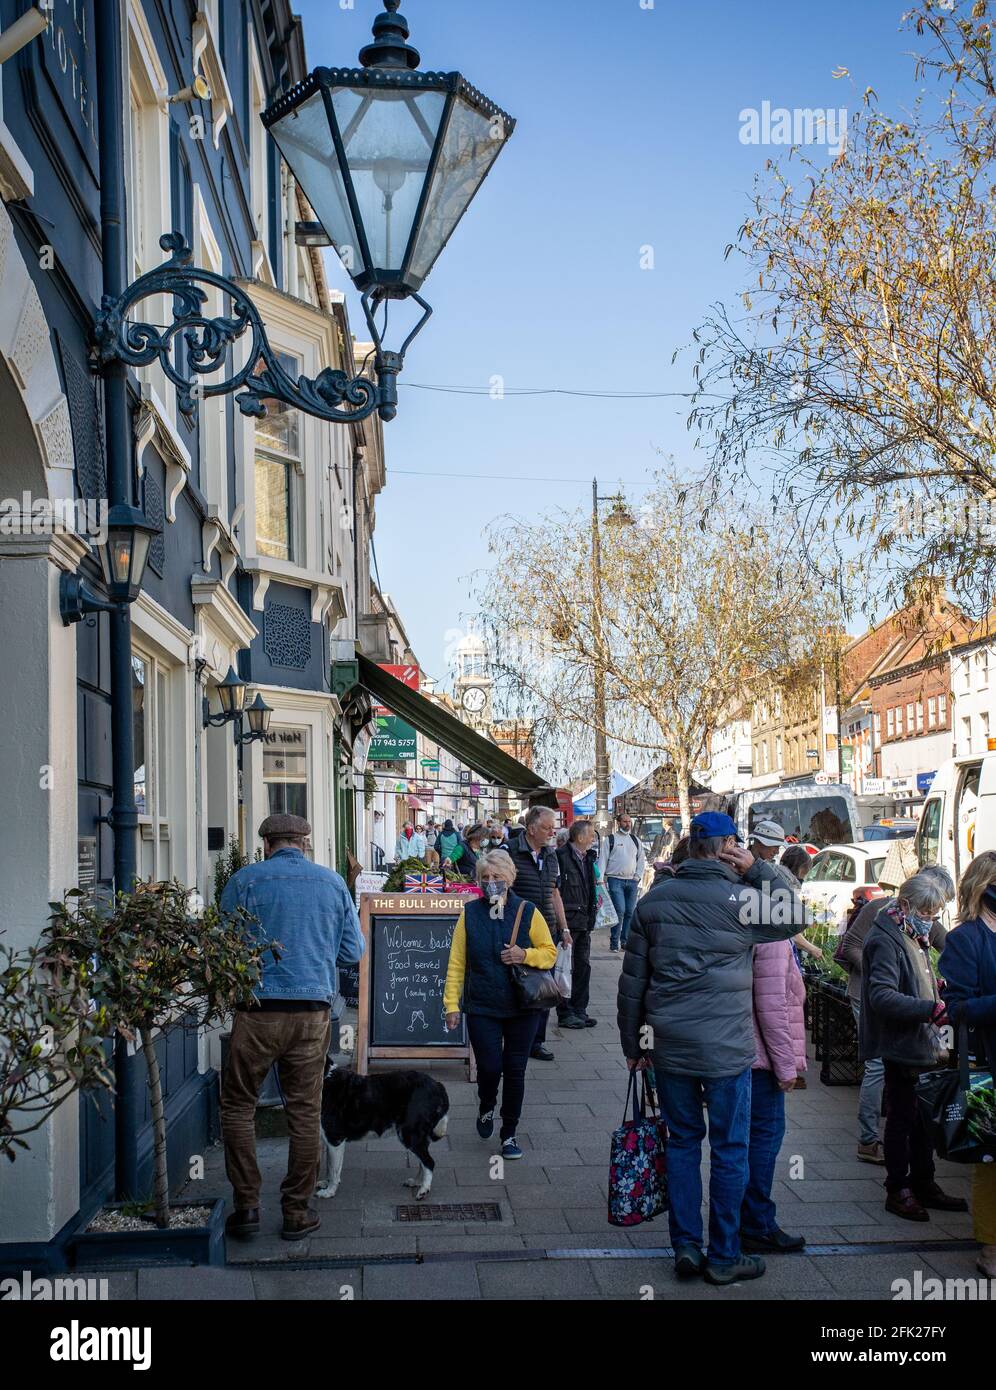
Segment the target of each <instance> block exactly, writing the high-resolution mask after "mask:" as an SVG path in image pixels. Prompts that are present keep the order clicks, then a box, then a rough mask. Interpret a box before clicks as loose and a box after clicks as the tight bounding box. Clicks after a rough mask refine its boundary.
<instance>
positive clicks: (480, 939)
mask: <svg viewBox="0 0 996 1390" xmlns="http://www.w3.org/2000/svg"><path fill="white" fill-rule="evenodd" d="M515 873H516V871H515V866H514V865H513V863H512V861H511V859H510V858H509V856H508V855H507V854H506V853H505V851H504V850H491V851H489V852H488V853H487V854H482V855H481V856H480V858H479V859H478V861H477V881H478V883H479V884H480V885H481V888H482V889H483V891H484V897H483V898H476V899H474V900H473V901H472V902H469V903H467V905H466V906H465V907H464V909H463V911H462V912H461V914H460V916H459V918H458V919H457V924H456V926H455V927H454V929H453V940H452V942H451V943H450V955H449V963H448V965H447V969H446V985H445V987H444V990H443V1008H444V1010H445V1012H446V1027H447V1029H449V1030H450V1031H451V1032H452V1031H453V1030H455V1029H456V1028H459V1026H460V1015H461V1013H463V1014H464V1015H465V1017H466V1019H467V1035H468V1037H469V1038H470V1044H471V1047H473V1049H474V1057H475V1059H476V1061H477V1096H478V1103H479V1111H478V1116H477V1132H478V1134H479V1135H480V1136H481V1138H482V1139H490V1138H491V1136H492V1135H493V1134H494V1128H495V1123H494V1122H495V1107H496V1106H497V1104H498V1088H499V1086H500V1087H501V1093H502V1095H501V1131H500V1134H499V1138H500V1140H501V1153H502V1157H503V1158H508V1159H518V1158H522V1157H523V1152H522V1149H521V1148H520V1147H519V1144H518V1141H517V1139H516V1130H517V1129H518V1124H519V1116H520V1115H521V1114H522V1102H523V1098H524V1096H525V1089H526V1067H527V1065H528V1063H529V1055H530V1052H531V1051H532V1046H533V1039H534V1038H535V1036H536V1030H537V1028H538V1026H539V1022H540V1019H541V1018H545V1017H546V1014H545V1012H539V1011H537V1010H535V1009H522V1008H520V1006H519V1001H518V997H517V996H516V993H515V989H514V986H513V983H512V974H511V971H510V970H509V968H508V967H509V966H510V965H519V964H525V965H531V966H535V967H536V968H537V969H539V970H551V969H552V968H553V965H554V963H555V962H556V959H557V948H556V947H555V946H554V944H553V938H552V937H551V935H550V928H549V927H548V926H547V924H546V921H545V920H544V918H543V914H542V913H541V912H540V911H539V909H538V908H537V907H536V906H535V905H534V904H533V903H530V902H527V901H526V900H525V899H524V898H521V897H519V896H518V894H517V893H515V892H513V890H512V885H513V883H514V882H515ZM520 910H521V913H520ZM517 920H518V931H517V933H516V944H515V945H514V946H513V945H511V944H510V943H511V938H512V934H513V932H514V931H515V927H516V921H517Z"/></svg>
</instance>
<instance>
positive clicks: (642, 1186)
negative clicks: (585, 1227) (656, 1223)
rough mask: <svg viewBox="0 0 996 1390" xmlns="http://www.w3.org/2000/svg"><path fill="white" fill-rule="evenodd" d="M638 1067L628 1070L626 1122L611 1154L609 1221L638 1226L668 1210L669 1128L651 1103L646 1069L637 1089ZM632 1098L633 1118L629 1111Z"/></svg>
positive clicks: (616, 1136) (620, 1224)
mask: <svg viewBox="0 0 996 1390" xmlns="http://www.w3.org/2000/svg"><path fill="white" fill-rule="evenodd" d="M636 1076H637V1074H636V1071H635V1070H634V1071H631V1072H630V1074H629V1086H628V1088H627V1090H626V1107H625V1109H624V1110H623V1122H622V1124H621V1125H620V1127H619V1128H618V1129H617V1130H616V1131H615V1132H614V1133H613V1135H612V1148H611V1152H610V1156H609V1224H610V1225H611V1226H639V1225H640V1224H641V1222H643V1221H652V1220H653V1219H654V1217H655V1216H659V1215H660V1213H661V1212H662V1211H667V1171H666V1163H665V1154H666V1149H667V1129H666V1127H665V1125H664V1121H663V1120H662V1119H661V1118H660V1117H659V1116H658V1114H657V1112H656V1110H654V1109H653V1105H652V1103H651V1105H650V1110H651V1113H650V1115H649V1116H648V1115H647V1114H646V1107H647V1104H648V1095H647V1081H646V1075H645V1073H643V1072H641V1073H640V1091H639V1093H638V1092H637V1085H636ZM630 1096H632V1098H633V1118H632V1119H631V1120H628V1119H627V1118H626V1116H627V1114H628V1113H629V1106H630Z"/></svg>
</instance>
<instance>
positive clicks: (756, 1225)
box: [740, 941, 806, 1252]
mask: <svg viewBox="0 0 996 1390" xmlns="http://www.w3.org/2000/svg"><path fill="white" fill-rule="evenodd" d="M805 1001H806V989H805V986H804V985H803V983H802V974H801V972H800V970H799V966H798V964H797V962H796V958H795V953H794V951H793V950H792V943H791V941H771V942H766V943H764V944H763V945H760V946H756V947H755V948H754V1047H755V1051H756V1054H757V1055H756V1057H755V1059H754V1068H753V1071H752V1072H751V1115H750V1151H749V1154H748V1159H747V1164H748V1174H747V1191H746V1193H745V1195H744V1204H743V1207H742V1209H741V1213H740V1234H741V1243H742V1245H743V1248H744V1250H747V1251H752V1252H754V1251H790V1250H801V1249H802V1248H803V1246H804V1245H805V1244H806V1241H805V1237H804V1236H790V1235H786V1233H785V1232H784V1231H783V1230H781V1229H780V1228H779V1225H778V1222H777V1220H776V1213H775V1204H774V1202H773V1201H772V1200H771V1185H772V1183H773V1182H774V1178H775V1163H776V1161H777V1158H778V1151H779V1150H780V1149H781V1146H782V1140H783V1139H784V1138H785V1093H786V1091H791V1090H792V1089H793V1088H794V1086H795V1082H796V1077H798V1076H800V1075H801V1074H802V1073H803V1072H804V1071H805V1070H806V1024H805V1020H804V1018H803V1005H804V1003H805Z"/></svg>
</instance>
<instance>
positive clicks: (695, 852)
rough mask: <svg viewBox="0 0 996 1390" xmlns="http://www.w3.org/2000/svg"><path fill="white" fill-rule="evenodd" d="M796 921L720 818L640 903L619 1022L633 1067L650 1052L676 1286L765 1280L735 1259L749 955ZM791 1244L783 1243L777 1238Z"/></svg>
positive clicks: (793, 910) (770, 872)
mask: <svg viewBox="0 0 996 1390" xmlns="http://www.w3.org/2000/svg"><path fill="white" fill-rule="evenodd" d="M803 923H804V915H803V910H802V904H801V902H800V901H799V898H798V895H797V894H795V893H794V892H793V891H792V890H791V889H790V888H789V887H788V886H787V884H786V883H785V880H784V879H783V878H782V877H781V876H780V875H779V873H778V871H777V869H776V868H775V867H774V866H773V865H772V864H768V863H765V862H764V861H763V860H757V861H756V862H755V860H754V859H753V857H752V856H751V854H750V852H749V851H748V850H746V849H743V848H742V847H739V846H738V845H737V833H736V825H735V824H734V822H733V821H732V820H731V819H730V817H729V816H724V815H721V814H719V813H718V812H715V811H708V812H705V813H704V814H702V815H699V816H696V817H695V818H694V819H693V821H692V824H691V835H690V841H689V858H688V859H687V860H686V861H685V862H684V863H683V864H681V865H680V867H679V868H678V870H677V873H676V874H675V876H674V877H673V878H669V879H664V880H663V881H662V882H661V883H659V884H658V885H657V886H656V887H654V888H652V889H651V890H650V892H649V893H647V894H646V896H645V897H644V898H643V899H642V901H641V902H640V904H639V906H638V907H637V909H636V913H635V915H634V917H633V924H632V927H631V928H630V934H629V940H628V942H627V947H626V956H625V959H624V960H623V970H622V975H621V977H620V980H619V996H618V1019H619V1035H620V1039H621V1041H622V1047H623V1052H624V1053H625V1054H626V1058H627V1061H628V1062H629V1065H630V1067H645V1066H647V1065H649V1062H650V1058H649V1056H648V1052H647V1049H648V1048H650V1047H651V1046H652V1048H653V1066H654V1071H655V1072H656V1076H657V1088H658V1093H659V1095H660V1101H661V1111H662V1114H663V1116H664V1118H665V1119H666V1121H667V1124H668V1131H669V1140H668V1159H667V1173H668V1190H669V1197H670V1225H671V1244H672V1246H673V1247H674V1252H675V1268H676V1271H677V1273H678V1275H679V1277H683V1278H687V1277H690V1276H692V1275H696V1274H705V1276H706V1278H707V1279H708V1280H709V1282H710V1283H714V1284H731V1283H733V1282H734V1281H735V1280H739V1279H756V1278H758V1277H759V1276H760V1275H762V1274H763V1273H764V1262H763V1260H760V1259H756V1258H752V1257H750V1256H746V1255H742V1254H741V1249H740V1208H741V1205H742V1202H743V1196H744V1190H745V1187H746V1181H747V1149H748V1140H749V1132H750V1096H751V1076H750V1074H751V1067H752V1066H753V1063H754V1060H755V1048H754V1025H753V1012H752V1003H753V990H754V972H753V951H754V946H755V944H756V943H757V942H761V941H782V940H784V939H785V938H786V937H791V936H794V935H795V933H796V932H798V931H799V930H800V929H801V927H802V925H803ZM703 1099H704V1100H705V1104H706V1106H707V1108H708V1114H709V1144H710V1180H709V1258H708V1261H707V1260H706V1258H705V1256H704V1255H703V1252H702V1216H701V1210H702V1180H701V1172H700V1164H701V1153H702V1140H703V1139H704V1137H705V1133H706V1126H705V1120H704V1119H703V1115H702V1102H703ZM785 1239H786V1240H787V1241H788V1240H790V1238H789V1237H785Z"/></svg>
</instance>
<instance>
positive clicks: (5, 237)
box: [0, 203, 14, 281]
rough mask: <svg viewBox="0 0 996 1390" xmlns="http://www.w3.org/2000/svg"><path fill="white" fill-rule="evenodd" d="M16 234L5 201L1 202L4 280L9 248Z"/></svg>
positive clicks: (0, 275)
mask: <svg viewBox="0 0 996 1390" xmlns="http://www.w3.org/2000/svg"><path fill="white" fill-rule="evenodd" d="M13 236H14V224H13V222H11V220H10V216H9V214H8V212H7V209H6V208H5V207H4V205H3V203H0V281H2V280H3V273H4V269H5V267H6V265H7V248H8V247H9V246H10V243H11V240H12V239H13Z"/></svg>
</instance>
